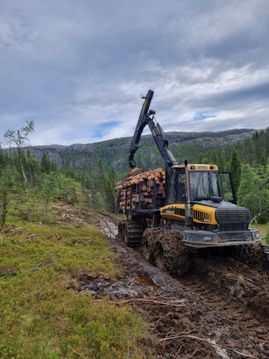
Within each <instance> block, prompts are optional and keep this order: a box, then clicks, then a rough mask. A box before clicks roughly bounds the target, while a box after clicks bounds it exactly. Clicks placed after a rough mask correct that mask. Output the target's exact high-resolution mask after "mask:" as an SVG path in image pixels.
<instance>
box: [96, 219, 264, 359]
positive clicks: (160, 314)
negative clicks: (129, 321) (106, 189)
mask: <svg viewBox="0 0 269 359" xmlns="http://www.w3.org/2000/svg"><path fill="white" fill-rule="evenodd" d="M94 217H95V220H96V221H97V223H98V224H99V227H100V228H101V230H102V231H103V232H104V234H105V235H106V236H107V237H108V238H109V239H110V243H111V247H112V249H113V250H114V251H115V252H117V253H118V256H119V262H120V263H119V264H120V265H121V266H122V267H123V268H124V270H125V274H124V275H125V276H127V279H128V280H127V283H128V285H129V284H130V283H140V284H141V285H142V286H144V287H147V286H148V288H150V290H148V291H147V289H145V288H144V289H143V290H144V291H141V292H139V291H138V295H137V296H134V297H132V296H131V297H128V294H127V296H126V297H124V298H123V299H122V298H120V299H119V298H113V295H112V296H111V300H113V301H115V303H116V304H118V305H121V304H124V303H129V304H133V305H134V306H135V307H136V308H137V309H138V311H139V312H140V313H141V315H142V316H143V317H144V319H145V321H146V322H147V323H148V327H149V331H150V334H151V343H148V344H149V345H151V346H152V347H153V348H154V350H155V354H154V358H224V359H227V358H262V359H263V358H264V359H265V358H269V334H268V332H269V325H268V321H267V319H266V318H263V319H265V320H262V318H261V316H257V315H256V312H255V308H254V309H253V308H251V307H248V306H247V305H245V304H243V301H244V298H243V299H242V301H241V300H240V301H238V302H236V298H237V297H236V296H237V295H238V293H237V292H236V291H235V293H234V296H232V297H231V296H230V294H231V293H229V291H227V288H226V291H225V290H224V289H223V288H222V286H220V287H219V288H214V280H213V281H210V280H209V279H208V272H207V273H205V272H204V273H201V274H200V275H199V276H197V275H195V274H193V273H192V274H190V275H188V276H187V277H184V278H176V279H175V278H173V277H172V276H171V275H169V274H168V273H164V272H162V271H161V270H160V269H158V268H156V267H154V266H152V265H151V264H149V263H147V262H146V261H145V260H144V259H143V258H142V256H141V254H140V253H139V252H138V251H135V250H133V249H131V248H128V247H126V246H125V244H123V243H121V242H119V241H118V240H117V238H116V236H117V221H116V220H115V219H113V217H110V216H105V215H102V214H96V215H95V216H94ZM213 262H214V261H213ZM214 264H216V263H214ZM222 265H225V264H224V263H221V265H219V266H217V269H219V270H222V268H221V267H222ZM243 267H244V265H243ZM210 269H211V270H212V266H211V264H210V265H209V268H208V270H209V272H210ZM229 271H230V272H233V266H232V265H231V263H229ZM249 271H252V272H254V273H255V275H254V277H255V276H256V275H257V271H256V270H255V269H253V268H252V269H251V268H249ZM213 272H214V271H213ZM215 272H216V273H215V276H216V279H217V277H218V276H219V272H218V270H216V271H215ZM235 272H236V273H237V274H238V272H237V271H235ZM239 273H242V270H241V272H239ZM259 275H261V276H262V278H263V279H262V280H263V281H264V280H265V278H266V276H265V275H264V273H262V272H261V273H260V274H259ZM209 277H210V275H209ZM213 277H214V276H213ZM219 280H220V281H221V278H219ZM263 284H264V288H263V289H264V290H267V288H268V286H267V284H266V283H263ZM222 291H223V292H222ZM268 308H269V305H268Z"/></svg>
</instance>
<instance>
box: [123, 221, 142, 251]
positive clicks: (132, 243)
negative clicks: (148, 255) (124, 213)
mask: <svg viewBox="0 0 269 359" xmlns="http://www.w3.org/2000/svg"><path fill="white" fill-rule="evenodd" d="M118 233H119V237H120V238H121V240H123V241H124V242H125V244H126V245H127V246H128V247H139V246H141V244H142V235H143V226H142V225H141V224H140V223H138V222H136V221H134V220H132V221H124V222H120V224H119V231H118Z"/></svg>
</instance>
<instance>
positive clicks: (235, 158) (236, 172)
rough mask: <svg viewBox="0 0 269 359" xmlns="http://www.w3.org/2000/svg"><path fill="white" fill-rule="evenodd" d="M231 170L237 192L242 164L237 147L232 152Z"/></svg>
mask: <svg viewBox="0 0 269 359" xmlns="http://www.w3.org/2000/svg"><path fill="white" fill-rule="evenodd" d="M230 171H231V174H232V180H233V184H234V189H235V192H237V190H238V187H239V184H240V175H241V164H240V160H239V155H238V152H237V150H235V149H234V151H233V153H232V159H231V165H230Z"/></svg>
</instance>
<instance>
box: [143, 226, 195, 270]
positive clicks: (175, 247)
mask: <svg viewBox="0 0 269 359" xmlns="http://www.w3.org/2000/svg"><path fill="white" fill-rule="evenodd" d="M182 238H183V237H182V235H181V233H180V232H179V231H175V230H171V229H165V228H147V229H146V230H145V232H144V234H143V241H142V245H143V255H144V257H145V259H146V260H148V261H149V262H150V263H152V264H154V265H156V266H157V267H158V268H160V269H162V270H166V271H168V272H169V273H171V274H175V275H177V276H181V275H183V274H186V273H187V272H188V271H189V270H190V268H191V266H192V254H193V253H192V252H193V251H192V249H189V248H187V247H186V246H184V244H183V243H182Z"/></svg>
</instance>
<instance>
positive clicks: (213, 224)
mask: <svg viewBox="0 0 269 359" xmlns="http://www.w3.org/2000/svg"><path fill="white" fill-rule="evenodd" d="M153 94H154V92H153V91H152V90H149V91H148V93H147V96H145V97H144V99H145V101H144V104H143V106H142V109H141V112H140V116H139V120H138V123H137V126H136V129H135V133H134V136H133V138H132V142H131V145H130V152H129V164H130V167H131V168H134V167H135V166H136V164H135V161H134V154H135V152H136V151H137V149H138V144H139V141H140V138H141V135H142V132H143V129H144V127H145V126H146V125H148V126H149V128H150V130H151V133H152V136H153V139H154V141H155V143H156V145H157V147H158V149H159V151H160V153H161V155H162V158H163V160H164V163H165V197H164V201H163V203H162V204H161V205H160V206H159V207H158V206H157V207H155V208H153V207H151V208H141V206H139V205H138V206H135V207H133V208H129V209H128V211H126V213H125V214H126V215H127V218H128V220H127V221H125V222H124V223H121V224H120V227H119V233H120V234H121V235H122V237H123V239H124V240H125V242H126V243H127V244H128V245H130V246H137V245H140V244H141V243H142V233H143V231H144V230H145V229H146V228H147V227H161V228H167V229H173V230H176V231H178V232H179V233H180V235H181V237H182V243H183V244H184V245H185V246H189V247H194V248H210V247H222V246H236V245H243V244H253V243H255V242H257V241H260V234H259V232H258V231H257V230H254V229H250V228H249V224H250V219H251V218H250V213H249V210H248V209H247V208H243V207H239V206H237V205H236V196H235V191H234V188H233V184H232V180H231V176H230V174H228V173H225V174H221V173H219V171H218V168H217V166H216V165H211V164H189V163H188V162H187V161H185V162H184V164H182V165H181V164H179V163H178V161H177V160H176V159H175V157H174V156H173V154H172V153H171V151H170V150H169V149H168V140H167V138H166V136H165V134H164V132H163V130H162V128H161V126H160V125H159V124H158V123H155V121H154V114H155V111H152V110H150V109H149V107H150V103H151V100H152V97H153ZM137 191H138V190H137ZM137 193H138V192H137ZM227 194H229V196H230V198H227ZM153 202H154V201H153Z"/></svg>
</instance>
